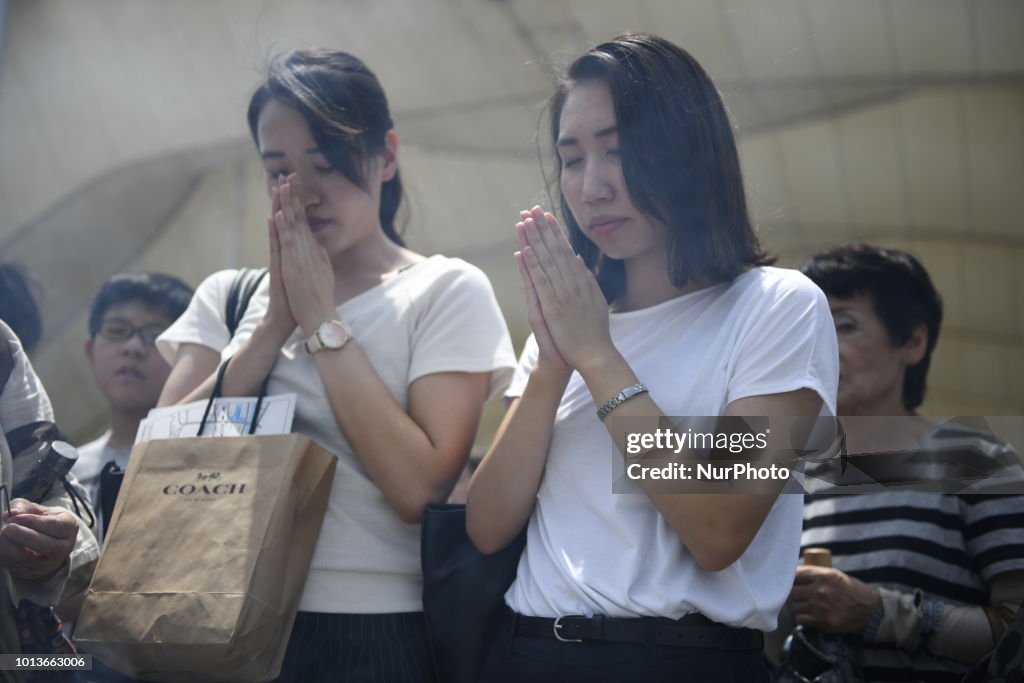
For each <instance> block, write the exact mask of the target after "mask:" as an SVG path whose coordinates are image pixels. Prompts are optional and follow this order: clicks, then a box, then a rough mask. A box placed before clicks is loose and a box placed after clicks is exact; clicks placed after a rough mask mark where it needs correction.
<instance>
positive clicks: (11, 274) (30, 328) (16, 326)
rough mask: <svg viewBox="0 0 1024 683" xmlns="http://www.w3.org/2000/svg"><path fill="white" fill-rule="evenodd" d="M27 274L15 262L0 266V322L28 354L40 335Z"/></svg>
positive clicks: (34, 300)
mask: <svg viewBox="0 0 1024 683" xmlns="http://www.w3.org/2000/svg"><path fill="white" fill-rule="evenodd" d="M33 285H34V283H33V282H32V280H31V278H30V277H29V275H28V271H27V270H26V269H25V267H24V266H22V265H19V264H17V263H0V320H3V321H4V322H5V323H7V324H8V325H9V326H10V328H11V330H12V331H13V332H14V334H16V335H17V336H18V339H19V340H20V341H21V348H22V349H24V351H25V353H28V354H31V353H32V352H33V350H34V349H35V348H36V345H37V344H39V341H40V339H42V336H43V321H42V319H41V318H40V316H39V303H38V301H36V297H35V295H34V294H33V292H32V290H33V288H34V287H33Z"/></svg>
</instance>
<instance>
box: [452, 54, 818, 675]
mask: <svg viewBox="0 0 1024 683" xmlns="http://www.w3.org/2000/svg"><path fill="white" fill-rule="evenodd" d="M551 140H552V143H553V144H554V147H555V150H556V153H557V161H558V170H557V172H556V176H557V182H558V187H559V190H560V200H561V209H562V216H563V219H564V221H565V224H566V226H567V228H568V233H569V237H568V240H566V238H565V237H563V235H562V233H561V231H560V229H559V226H558V223H557V221H556V219H555V217H554V216H553V215H552V214H550V213H547V212H545V211H543V210H542V209H541V208H540V207H535V208H534V209H532V210H531V211H528V212H523V213H522V215H521V218H522V220H521V222H520V223H519V224H518V225H517V234H518V236H519V240H520V244H521V250H520V251H519V252H518V253H517V255H516V258H517V262H518V264H519V268H520V272H521V275H522V280H523V284H524V287H525V288H526V292H527V303H528V310H529V316H530V323H531V325H532V328H533V336H532V337H531V338H530V339H529V340H528V342H527V345H526V348H525V350H524V351H523V354H522V356H521V358H520V363H519V368H518V370H517V372H516V375H515V376H514V378H513V381H512V385H511V387H510V388H509V390H508V393H507V394H506V397H507V398H508V399H510V404H509V409H508V413H507V415H506V417H505V420H504V423H503V424H502V426H501V428H500V429H499V432H498V436H497V438H496V440H495V442H494V444H493V445H492V447H491V449H490V451H489V452H488V454H487V455H486V456H485V458H484V460H483V462H482V463H481V465H480V467H479V469H478V470H477V472H476V474H475V476H474V478H473V480H472V483H471V484H470V489H469V494H468V516H467V525H468V531H469V533H470V537H471V538H472V540H473V542H474V543H475V544H476V545H477V547H478V548H480V549H481V550H482V551H484V552H493V551H496V550H497V549H500V548H502V547H504V546H505V545H506V544H508V543H509V541H511V540H512V539H513V538H514V537H515V536H516V534H517V533H518V532H519V531H520V530H521V529H522V528H523V527H524V526H526V525H528V532H527V543H526V549H525V551H524V552H523V555H522V558H521V560H520V562H519V567H518V574H517V577H516V579H515V582H514V583H513V584H512V586H511V588H510V589H509V590H508V592H507V593H506V595H505V601H506V603H507V605H508V613H507V616H506V624H505V628H504V629H503V630H502V635H501V637H500V638H499V640H498V642H497V643H496V644H495V645H494V647H493V648H492V649H491V651H490V655H489V657H488V659H487V661H486V663H485V666H484V672H483V677H482V678H483V680H486V681H524V680H529V681H575V680H580V681H583V680H586V681H622V680H644V681H670V680H671V681H677V680H687V681H716V682H717V681H732V680H735V681H757V680H766V679H767V672H766V670H765V669H764V666H763V664H762V663H761V651H760V650H761V642H762V640H763V638H762V637H761V633H760V632H761V631H765V630H770V629H772V628H774V626H775V620H776V616H777V614H778V611H779V609H780V607H781V606H782V604H783V602H784V601H785V599H786V596H787V594H788V591H789V586H790V585H791V580H792V576H793V573H794V566H795V562H796V558H797V550H798V547H799V541H800V503H801V498H800V497H799V496H790V495H782V496H780V495H778V493H777V492H776V493H775V495H770V494H757V493H746V492H743V491H742V490H737V491H736V492H732V493H706V494H693V493H691V494H685V495H683V494H673V493H659V492H657V491H656V490H654V489H647V488H645V489H644V492H643V493H634V494H616V493H613V482H612V476H611V473H612V470H613V468H612V466H611V463H610V462H609V458H610V457H615V458H619V457H620V456H619V455H618V454H617V453H616V451H615V449H616V444H620V443H622V440H623V433H622V425H623V424H625V423H626V422H628V420H626V421H621V420H616V419H615V418H632V419H633V420H635V421H636V422H635V424H648V425H652V424H660V423H661V420H662V417H663V416H720V415H735V416H817V415H819V413H827V414H834V413H835V393H836V382H837V375H838V366H837V360H836V342H835V333H834V331H833V329H832V324H831V320H830V316H829V310H828V306H827V304H826V302H825V298H824V296H823V295H822V293H821V291H820V290H819V289H818V288H817V287H815V286H814V285H813V284H812V283H811V282H810V281H809V280H808V279H807V278H805V277H804V276H802V275H801V274H800V273H797V272H795V271H791V270H783V269H779V268H774V267H770V266H769V264H770V263H771V259H770V258H769V257H768V256H767V255H766V254H765V252H764V251H763V250H762V249H761V247H760V245H759V243H758V239H757V236H756V235H755V233H754V230H753V229H752V226H751V224H750V220H749V217H748V214H747V207H746V202H745V198H744V191H743V183H742V176H741V173H740V166H739V160H738V156H737V152H736V146H735V142H734V140H733V135H732V130H731V127H730V125H729V120H728V117H727V116H726V113H725V109H724V107H723V105H722V101H721V97H720V96H719V94H718V93H717V91H716V90H715V88H714V85H713V84H712V83H711V80H710V79H709V78H708V76H707V74H705V72H704V70H703V69H702V68H701V67H700V65H699V64H698V63H697V62H696V60H694V59H693V58H692V57H691V56H690V55H689V54H687V53H686V52H685V51H683V50H682V49H680V48H679V47H677V46H675V45H673V44H672V43H670V42H668V41H666V40H664V39H662V38H658V37H656V36H651V35H644V34H630V35H624V36H620V37H618V38H616V39H614V40H612V41H610V42H607V43H604V44H602V45H599V46H597V47H595V48H594V49H592V50H590V51H589V52H587V53H586V54H584V55H583V56H581V57H579V58H578V59H577V60H576V61H575V62H573V63H572V65H571V66H570V67H569V69H568V72H567V73H566V75H565V77H564V78H563V79H562V80H560V81H559V83H558V85H557V88H556V91H555V94H554V95H553V97H552V99H551Z"/></svg>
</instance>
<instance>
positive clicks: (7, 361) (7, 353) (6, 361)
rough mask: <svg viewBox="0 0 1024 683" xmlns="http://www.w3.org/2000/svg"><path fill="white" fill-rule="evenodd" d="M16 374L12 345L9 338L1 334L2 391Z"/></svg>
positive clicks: (0, 380) (0, 379)
mask: <svg viewBox="0 0 1024 683" xmlns="http://www.w3.org/2000/svg"><path fill="white" fill-rule="evenodd" d="M12 372H14V353H12V352H11V344H10V342H8V341H7V337H5V336H4V335H2V334H0V391H3V388H4V387H5V386H7V380H9V379H10V378H11V373H12Z"/></svg>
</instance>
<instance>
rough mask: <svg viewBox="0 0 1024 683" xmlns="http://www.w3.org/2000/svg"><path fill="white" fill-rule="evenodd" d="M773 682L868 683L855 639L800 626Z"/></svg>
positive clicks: (791, 637)
mask: <svg viewBox="0 0 1024 683" xmlns="http://www.w3.org/2000/svg"><path fill="white" fill-rule="evenodd" d="M772 683H864V675H863V674H862V673H861V669H860V664H859V657H858V652H857V647H856V645H855V644H854V642H853V640H852V639H850V638H846V637H843V636H835V635H828V634H825V633H820V632H819V631H815V630H813V629H808V628H804V627H803V626H797V627H796V628H795V629H793V632H792V633H791V634H790V635H789V637H788V638H786V644H785V646H784V647H783V651H782V661H781V662H780V663H779V668H778V669H777V670H776V671H775V675H774V676H772Z"/></svg>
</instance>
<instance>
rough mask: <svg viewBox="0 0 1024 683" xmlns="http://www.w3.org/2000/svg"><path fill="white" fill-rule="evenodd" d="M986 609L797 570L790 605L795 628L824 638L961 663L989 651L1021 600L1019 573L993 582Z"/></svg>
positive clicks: (822, 571) (832, 573)
mask: <svg viewBox="0 0 1024 683" xmlns="http://www.w3.org/2000/svg"><path fill="white" fill-rule="evenodd" d="M990 590H991V592H990V600H991V604H989V605H985V606H981V605H957V604H954V603H950V602H947V601H943V600H939V599H936V598H933V597H928V596H925V595H924V594H922V593H920V592H906V591H899V590H894V589H891V588H884V587H878V586H869V585H867V584H865V583H864V582H863V581H860V580H858V579H856V578H854V577H852V576H850V575H848V574H846V573H844V572H842V571H840V570H838V569H834V568H829V567H811V566H806V565H801V566H799V567H797V575H796V581H795V582H794V585H793V592H792V593H791V595H790V600H789V602H790V605H792V607H793V612H794V615H795V617H796V621H797V623H798V624H802V625H804V626H809V627H811V628H814V629H816V630H819V631H822V632H824V633H835V634H854V633H855V634H859V635H861V636H862V637H863V638H864V640H865V641H867V642H870V643H890V644H894V645H897V646H898V647H900V648H901V649H904V650H907V651H910V652H915V651H918V650H920V649H922V648H927V649H928V650H929V651H930V652H931V653H932V654H934V655H935V656H937V657H944V658H946V659H953V660H956V661H959V662H964V663H966V664H974V663H976V662H978V661H979V660H980V659H981V658H982V657H983V656H985V654H986V653H988V652H990V651H991V650H992V648H993V647H995V644H996V643H997V642H998V641H999V638H1001V637H1002V634H1003V631H1004V630H1005V629H1006V625H1007V624H1008V623H1009V621H1010V619H1012V618H1013V613H1014V611H1015V609H1016V608H1017V606H1018V605H1019V604H1020V601H1021V600H1024V572H1021V571H1014V572H1005V573H1003V574H999V575H997V576H995V577H993V579H992V581H991V585H990Z"/></svg>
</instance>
